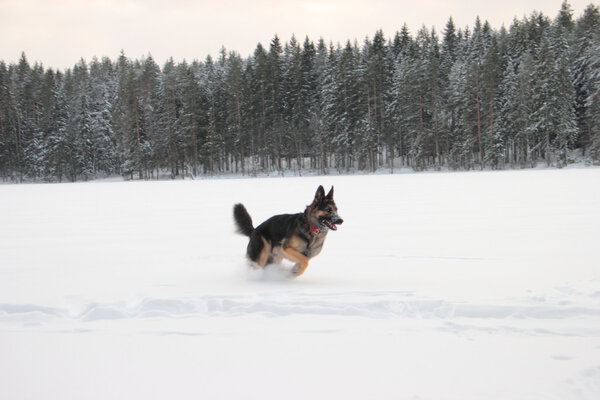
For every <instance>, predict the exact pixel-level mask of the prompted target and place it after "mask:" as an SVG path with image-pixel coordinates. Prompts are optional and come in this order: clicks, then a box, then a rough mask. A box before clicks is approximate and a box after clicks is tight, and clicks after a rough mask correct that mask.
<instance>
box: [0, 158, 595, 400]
mask: <svg viewBox="0 0 600 400" xmlns="http://www.w3.org/2000/svg"><path fill="white" fill-rule="evenodd" d="M319 184H323V185H324V186H326V189H328V188H329V186H330V185H332V184H333V185H335V193H336V200H337V203H338V206H339V212H340V215H341V216H342V217H343V218H344V220H345V222H344V225H342V226H341V227H340V229H339V230H338V231H337V232H331V233H330V234H329V236H328V238H327V241H326V243H325V248H324V250H323V252H322V253H321V254H320V255H319V256H318V257H316V258H315V259H313V260H312V261H311V263H310V265H309V267H308V269H307V271H306V273H305V274H304V275H303V276H301V277H300V278H298V279H295V280H290V279H287V278H285V276H286V271H287V269H289V267H290V265H284V266H273V267H271V268H269V269H267V270H266V271H254V270H250V269H249V268H247V266H246V262H245V261H244V250H245V246H246V238H244V237H242V236H238V235H235V234H234V233H233V222H232V216H231V213H232V206H233V204H234V203H235V202H243V203H244V204H245V205H246V207H247V209H248V210H249V212H250V214H251V215H252V217H253V218H254V222H255V224H258V223H260V222H261V221H263V220H264V219H266V218H268V217H270V216H271V215H273V214H278V213H289V212H298V211H302V210H303V209H304V207H305V205H306V204H308V203H309V202H310V201H311V199H312V196H313V194H314V191H315V189H316V187H317V186H318V185H319ZM0 221H1V222H0V223H1V226H2V229H1V230H0V399H7V400H20V399H36V400H40V399H103V400H105V399H145V400H146V399H301V398H303V399H304V398H313V399H338V398H344V399H365V398H371V399H413V400H415V399H432V400H438V399H461V400H463V399H467V400H468V399H506V400H515V399H521V400H523V399H534V400H537V399H560V400H565V399H594V400H596V399H598V398H600V249H599V247H600V169H598V168H587V169H570V170H541V171H540V170H527V171H506V172H469V173H420V174H403V175H373V176H325V177H307V178H257V179H226V180H223V179H221V180H202V181H183V182H181V181H180V182H127V183H124V182H121V183H115V182H103V183H76V184H52V185H2V186H0Z"/></svg>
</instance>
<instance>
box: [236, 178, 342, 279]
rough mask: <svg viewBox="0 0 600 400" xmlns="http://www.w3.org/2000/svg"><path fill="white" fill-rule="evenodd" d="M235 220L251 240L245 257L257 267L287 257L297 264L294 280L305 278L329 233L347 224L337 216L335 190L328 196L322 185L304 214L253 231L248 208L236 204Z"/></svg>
mask: <svg viewBox="0 0 600 400" xmlns="http://www.w3.org/2000/svg"><path fill="white" fill-rule="evenodd" d="M233 217H234V219H235V222H236V225H237V228H238V232H239V233H241V234H243V235H246V236H248V237H249V238H250V241H249V243H248V248H247V253H246V254H247V256H248V258H249V259H250V260H251V261H252V262H253V263H254V264H255V265H256V266H259V267H264V266H266V265H268V264H273V263H275V264H279V263H281V261H282V260H283V259H284V258H285V259H287V260H290V261H292V262H293V263H295V264H294V267H293V268H292V271H291V272H292V276H294V277H296V276H300V275H302V274H303V273H304V271H305V270H306V267H308V261H309V260H310V259H311V258H313V257H315V256H316V255H318V254H319V253H320V252H321V249H322V248H323V243H324V242H325V238H326V237H327V233H328V232H329V230H334V231H335V230H336V229H337V225H339V224H341V223H342V222H344V221H343V220H342V219H341V218H340V217H339V215H338V214H337V206H336V204H335V201H333V187H331V190H330V191H329V193H328V194H327V195H325V190H324V189H323V186H319V188H318V189H317V193H316V194H315V198H314V200H313V202H312V203H311V204H310V205H309V206H307V207H306V209H305V210H304V212H302V213H297V214H281V215H275V216H273V217H271V218H269V219H268V220H266V221H265V222H263V223H262V224H260V225H259V226H257V227H256V228H254V226H253V225H252V218H251V217H250V214H248V211H246V207H244V206H243V205H242V204H236V205H235V206H234V207H233Z"/></svg>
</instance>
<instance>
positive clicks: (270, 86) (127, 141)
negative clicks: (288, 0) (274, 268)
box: [0, 2, 600, 181]
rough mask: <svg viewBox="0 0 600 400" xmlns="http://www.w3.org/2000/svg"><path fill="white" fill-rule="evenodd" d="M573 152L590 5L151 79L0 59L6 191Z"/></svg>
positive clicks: (590, 58) (593, 127)
mask: <svg viewBox="0 0 600 400" xmlns="http://www.w3.org/2000/svg"><path fill="white" fill-rule="evenodd" d="M573 150H576V152H574V151H573ZM574 153H578V154H579V155H582V156H584V157H586V158H587V159H588V160H596V161H598V160H600V10H599V7H598V6H595V5H590V6H588V7H587V8H586V9H585V11H584V12H583V14H582V15H581V16H580V17H579V18H578V19H576V20H575V19H574V17H573V12H572V10H571V8H570V6H569V4H568V3H567V2H564V3H563V4H562V7H561V9H560V11H559V13H558V15H557V16H556V17H555V18H554V19H551V18H549V17H546V16H544V15H543V14H541V13H537V12H534V13H533V14H531V15H530V16H529V17H525V18H523V19H522V20H517V19H515V20H514V21H513V23H512V24H511V25H510V27H509V28H508V29H506V28H505V27H502V28H500V29H493V28H492V27H491V26H490V25H489V23H487V22H483V23H482V22H481V20H480V19H477V20H476V21H475V24H474V26H473V27H472V28H470V27H467V28H464V29H457V28H456V27H455V25H454V23H453V20H452V19H449V20H448V22H447V24H446V26H445V28H444V30H443V32H442V34H441V37H440V36H438V34H437V32H436V31H435V30H434V29H428V28H426V27H423V28H422V29H420V30H419V31H418V32H417V33H416V35H414V36H413V35H412V34H411V33H410V32H409V31H408V29H407V27H406V25H405V26H404V27H403V28H402V29H401V30H400V31H399V32H397V33H396V34H395V35H394V36H393V38H389V39H386V37H385V36H384V34H383V32H381V31H378V32H376V33H375V35H374V37H373V38H366V39H365V40H364V42H363V43H362V44H360V45H359V44H358V43H356V42H354V43H351V42H347V43H346V44H344V45H339V44H338V45H333V44H327V43H326V42H325V41H324V40H322V39H321V40H319V41H318V42H316V43H315V42H313V41H311V40H310V39H309V38H306V39H305V40H304V41H303V42H302V43H301V42H299V41H297V40H296V38H294V37H292V38H291V39H290V40H289V41H288V42H286V43H281V41H280V39H279V38H278V37H277V36H275V37H274V38H273V40H272V41H271V43H270V45H269V47H268V48H265V47H263V46H262V45H261V44H258V45H257V47H256V50H255V51H254V54H253V55H252V56H250V57H248V58H242V57H241V56H240V55H239V54H237V53H235V52H226V51H225V50H224V49H223V50H222V51H221V53H220V55H219V56H218V57H217V58H216V59H213V58H211V57H210V56H209V57H207V58H206V59H205V60H204V61H202V62H200V61H194V62H192V63H187V62H185V61H184V62H180V63H175V62H174V61H173V59H170V60H168V61H167V62H166V63H165V65H164V66H163V67H162V68H160V67H159V66H158V65H157V63H156V62H155V61H154V59H153V58H152V57H151V56H148V57H146V58H143V59H141V60H131V59H129V58H127V57H126V56H125V55H124V54H121V56H120V57H119V58H118V59H117V60H116V61H112V60H110V59H109V58H103V59H101V60H98V59H93V60H92V61H91V62H89V63H87V62H86V61H84V60H81V61H80V62H79V63H78V64H77V65H75V66H74V67H73V68H70V69H66V70H64V71H58V70H53V69H45V68H44V67H43V66H42V65H41V64H39V63H35V64H34V65H33V66H32V65H31V64H30V63H29V62H28V60H27V58H26V56H25V54H23V55H22V57H21V59H20V61H19V62H18V63H17V64H10V65H6V63H4V62H2V61H0V177H1V178H3V179H5V180H13V181H23V180H36V181H64V180H69V181H76V180H85V179H90V178H94V177H100V176H109V175H115V174H120V175H123V176H125V177H127V178H140V179H151V178H156V177H159V176H164V175H165V174H166V175H169V176H171V177H178V176H189V175H192V176H195V175H200V174H220V173H239V174H256V173H263V172H272V171H278V172H284V171H286V170H295V171H303V170H306V169H312V170H316V171H319V172H321V173H328V172H331V171H340V172H343V171H349V170H365V171H374V170H377V169H379V168H390V169H392V170H393V169H394V168H399V167H410V168H413V169H415V170H422V169H429V168H451V169H473V168H505V167H525V166H534V165H536V163H538V162H544V163H546V164H547V165H554V166H564V165H566V164H567V163H569V162H570V161H571V160H570V159H569V157H570V155H571V154H574Z"/></svg>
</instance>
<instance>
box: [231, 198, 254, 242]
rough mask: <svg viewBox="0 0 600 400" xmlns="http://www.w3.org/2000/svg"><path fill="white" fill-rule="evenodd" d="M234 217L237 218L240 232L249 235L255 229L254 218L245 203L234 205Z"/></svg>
mask: <svg viewBox="0 0 600 400" xmlns="http://www.w3.org/2000/svg"><path fill="white" fill-rule="evenodd" d="M233 219H234V220H235V224H236V227H237V231H238V233H241V234H242V235H246V236H248V237H249V236H250V235H251V234H252V231H253V230H254V226H253V225H252V218H251V217H250V214H248V211H247V210H246V207H244V205H243V204H236V205H235V206H233Z"/></svg>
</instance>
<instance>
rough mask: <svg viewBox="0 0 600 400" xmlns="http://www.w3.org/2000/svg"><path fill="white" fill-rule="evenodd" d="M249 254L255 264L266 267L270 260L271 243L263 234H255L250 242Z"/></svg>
mask: <svg viewBox="0 0 600 400" xmlns="http://www.w3.org/2000/svg"><path fill="white" fill-rule="evenodd" d="M247 254H248V258H249V259H250V260H251V261H252V262H253V264H254V266H257V267H264V266H265V265H267V264H268V261H269V256H270V254H271V243H269V241H268V240H267V239H265V238H264V237H263V236H259V235H253V236H252V237H251V238H250V242H249V243H248V252H247Z"/></svg>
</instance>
